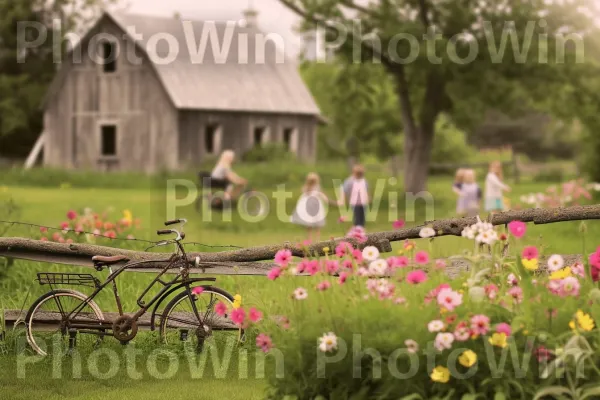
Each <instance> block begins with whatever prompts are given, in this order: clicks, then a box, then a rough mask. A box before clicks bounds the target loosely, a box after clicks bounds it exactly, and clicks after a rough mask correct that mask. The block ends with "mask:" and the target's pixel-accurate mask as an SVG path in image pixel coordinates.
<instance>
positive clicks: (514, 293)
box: [508, 286, 523, 303]
mask: <svg viewBox="0 0 600 400" xmlns="http://www.w3.org/2000/svg"><path fill="white" fill-rule="evenodd" d="M508 294H509V295H510V296H511V297H512V298H513V299H514V301H515V302H516V303H520V302H522V301H523V289H521V288H520V287H518V286H513V287H512V288H510V290H509V291H508Z"/></svg>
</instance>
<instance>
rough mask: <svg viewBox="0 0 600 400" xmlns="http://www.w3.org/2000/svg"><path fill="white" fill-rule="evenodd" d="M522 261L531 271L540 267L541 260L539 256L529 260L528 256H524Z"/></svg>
mask: <svg viewBox="0 0 600 400" xmlns="http://www.w3.org/2000/svg"><path fill="white" fill-rule="evenodd" d="M521 263H523V266H524V267H525V268H526V269H528V270H529V271H535V270H537V269H538V267H539V262H538V259H537V258H532V259H531V260H528V259H526V258H523V259H522V260H521Z"/></svg>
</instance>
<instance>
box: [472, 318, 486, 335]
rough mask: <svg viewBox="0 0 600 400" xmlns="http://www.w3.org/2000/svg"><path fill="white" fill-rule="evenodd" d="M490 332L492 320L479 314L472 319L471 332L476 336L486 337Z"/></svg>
mask: <svg viewBox="0 0 600 400" xmlns="http://www.w3.org/2000/svg"><path fill="white" fill-rule="evenodd" d="M489 330H490V318H489V317H488V316H486V315H483V314H479V315H475V316H473V317H472V318H471V331H472V333H473V334H474V335H485V334H487V333H488V331H489Z"/></svg>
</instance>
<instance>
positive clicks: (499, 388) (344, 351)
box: [257, 221, 600, 399]
mask: <svg viewBox="0 0 600 400" xmlns="http://www.w3.org/2000/svg"><path fill="white" fill-rule="evenodd" d="M526 230H527V227H526V225H525V224H524V223H521V222H518V221H516V222H512V223H511V224H509V226H508V231H506V232H502V231H498V230H495V229H494V228H493V227H492V226H491V225H490V224H487V223H484V222H478V223H477V224H476V225H474V226H472V227H469V228H466V229H465V231H464V232H463V236H464V237H465V238H470V239H472V240H473V241H474V242H475V243H474V244H475V245H474V246H473V247H474V251H473V252H472V253H470V254H468V255H467V256H466V257H467V258H468V259H469V260H470V261H471V262H472V266H473V268H472V269H471V270H470V271H469V273H465V274H463V275H461V276H460V277H459V278H457V279H454V280H449V279H448V278H447V276H446V275H445V273H444V269H445V263H444V262H443V261H440V260H435V259H434V257H433V256H434V254H435V240H436V239H435V236H432V234H433V235H435V232H431V230H430V229H428V230H426V231H424V232H423V234H422V235H421V236H422V237H425V238H429V239H426V240H427V241H423V242H422V243H424V246H423V244H422V243H417V242H413V241H407V242H405V243H404V246H403V248H402V250H401V251H400V254H397V255H394V256H392V257H389V258H387V259H384V258H382V257H381V255H380V254H379V252H378V251H377V249H376V248H374V247H366V248H365V249H363V250H362V251H360V250H357V249H354V248H353V247H352V245H351V244H350V243H341V244H340V245H338V246H337V247H336V248H335V249H325V250H326V253H327V255H326V256H325V257H323V258H321V259H317V258H311V257H306V258H304V259H302V260H300V261H298V262H295V261H293V260H292V257H291V254H290V253H289V252H288V251H287V250H281V251H280V252H279V253H278V254H277V256H276V258H275V262H276V263H277V264H278V267H276V268H275V269H274V270H273V271H271V273H270V274H269V279H271V280H272V281H276V282H270V284H271V285H277V290H280V291H281V293H280V294H281V295H280V296H279V297H278V298H279V299H280V300H279V301H274V302H273V305H272V307H271V310H270V311H271V312H272V313H273V314H275V315H280V316H285V317H283V318H279V319H278V320H277V321H273V319H270V318H265V319H264V320H263V321H262V322H261V323H260V324H259V325H258V329H260V335H259V336H258V338H257V345H258V347H259V348H260V349H262V350H263V351H266V352H269V353H271V354H272V357H271V360H272V362H271V365H270V367H271V368H272V371H271V372H272V373H271V374H270V375H271V379H270V395H271V396H272V397H273V398H282V397H284V396H289V397H288V398H297V399H313V398H316V397H319V396H323V397H324V398H331V399H334V398H356V399H367V398H378V399H401V398H406V399H418V398H452V399H453V398H463V399H475V398H477V397H479V398H483V399H486V398H495V399H507V398H511V399H512V398H527V399H529V398H534V397H536V396H537V397H538V398H556V397H558V396H565V398H599V396H600V383H598V382H599V379H598V378H599V375H600V370H599V369H598V367H597V365H599V364H598V363H599V361H600V359H599V358H600V357H599V354H600V351H599V350H598V340H599V338H600V337H599V333H600V332H599V331H598V328H597V323H596V321H598V318H600V290H599V289H598V287H597V283H596V282H597V281H598V280H599V279H600V277H599V271H600V247H599V248H598V249H597V251H596V252H595V253H593V254H592V255H591V256H590V257H589V260H587V261H588V262H586V263H585V264H581V263H575V264H573V265H565V261H564V259H563V258H562V256H560V255H548V256H550V257H548V258H547V263H546V265H540V257H541V253H542V252H543V248H538V247H535V246H531V244H530V243H529V241H528V239H527V236H526ZM353 233H354V234H355V236H357V235H356V233H357V232H356V231H353ZM358 236H360V235H358ZM584 250H585V249H584ZM546 272H548V273H546ZM299 273H307V274H309V275H311V277H302V278H299V277H294V275H296V274H299ZM286 299H287V300H286ZM282 321H284V323H282ZM494 396H496V397H494ZM545 396H546V397H545ZM586 396H587V397H586Z"/></svg>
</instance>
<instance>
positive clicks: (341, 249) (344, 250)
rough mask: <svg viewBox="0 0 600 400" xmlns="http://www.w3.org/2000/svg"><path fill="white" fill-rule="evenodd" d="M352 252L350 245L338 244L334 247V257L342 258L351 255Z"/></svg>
mask: <svg viewBox="0 0 600 400" xmlns="http://www.w3.org/2000/svg"><path fill="white" fill-rule="evenodd" d="M352 250H354V247H352V244H351V243H348V242H340V243H339V244H338V245H337V246H335V255H336V256H338V257H340V258H342V257H344V256H346V255H348V254H350V253H352Z"/></svg>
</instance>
